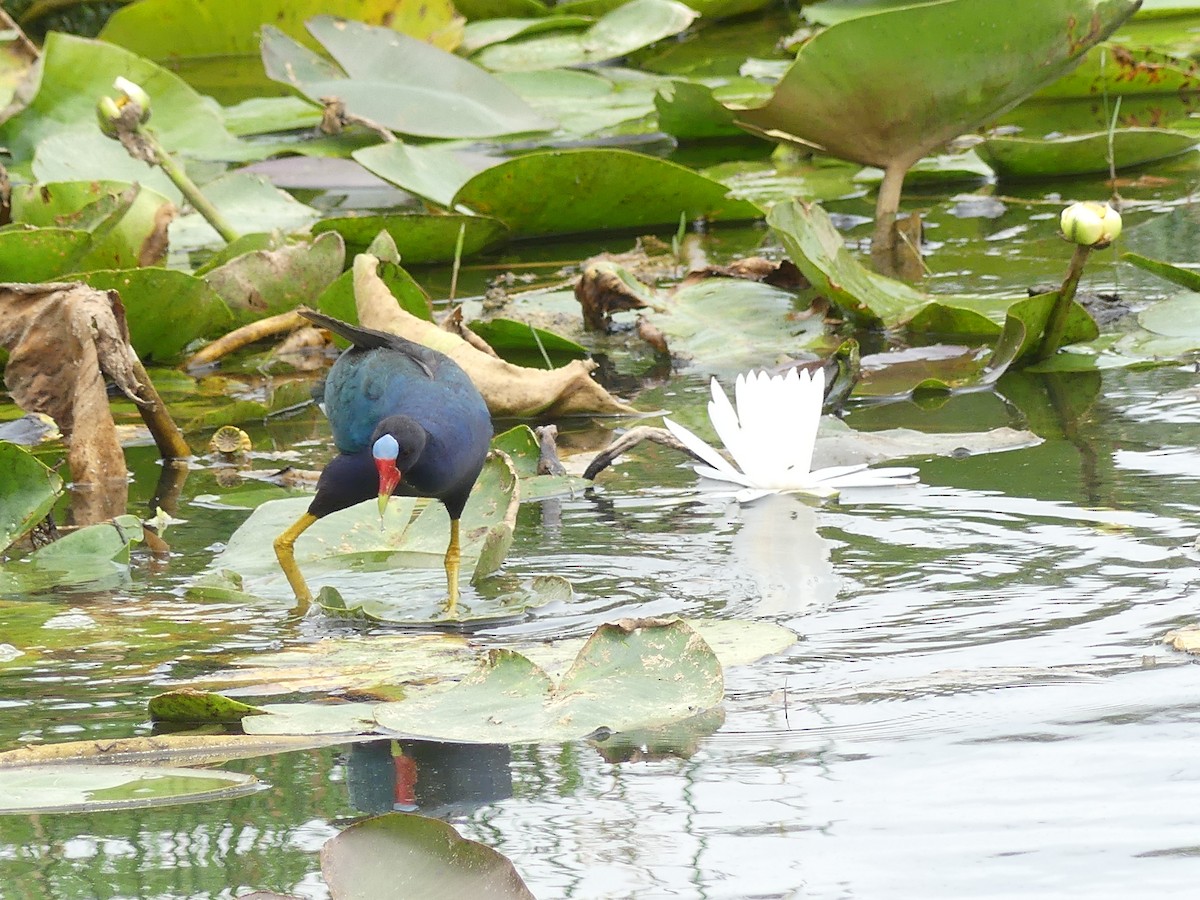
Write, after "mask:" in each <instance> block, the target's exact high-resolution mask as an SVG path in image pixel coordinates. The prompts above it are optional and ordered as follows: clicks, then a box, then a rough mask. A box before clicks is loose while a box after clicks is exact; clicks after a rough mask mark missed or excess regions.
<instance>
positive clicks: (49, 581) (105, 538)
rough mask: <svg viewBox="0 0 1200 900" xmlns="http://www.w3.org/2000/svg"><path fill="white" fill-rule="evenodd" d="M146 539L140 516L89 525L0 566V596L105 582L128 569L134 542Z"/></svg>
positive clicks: (124, 517) (120, 517)
mask: <svg viewBox="0 0 1200 900" xmlns="http://www.w3.org/2000/svg"><path fill="white" fill-rule="evenodd" d="M141 539H142V523H141V521H140V520H139V519H138V517H137V516H117V517H116V518H115V519H113V520H112V521H110V522H103V523H100V524H98V525H88V526H86V527H84V528H80V529H79V530H78V531H73V532H71V533H70V534H68V535H65V536H64V537H61V538H59V539H58V540H57V541H55V542H54V543H52V544H47V545H46V546H44V547H41V548H39V549H38V550H35V551H34V552H33V553H31V554H30V555H29V556H26V557H24V558H22V559H19V560H16V561H14V562H9V563H5V564H3V565H0V595H3V596H15V597H20V596H24V595H27V594H29V593H31V592H33V591H37V590H44V589H46V588H50V587H64V586H68V585H78V584H87V583H89V582H99V583H105V582H110V581H113V580H114V579H119V578H120V577H121V576H124V575H125V574H127V572H128V565H129V547H130V544H132V543H134V542H136V541H140V540H141Z"/></svg>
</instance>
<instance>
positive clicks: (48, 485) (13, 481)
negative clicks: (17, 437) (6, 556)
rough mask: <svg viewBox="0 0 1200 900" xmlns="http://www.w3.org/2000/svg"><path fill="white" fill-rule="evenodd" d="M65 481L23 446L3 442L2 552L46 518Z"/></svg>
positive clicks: (0, 494)
mask: <svg viewBox="0 0 1200 900" xmlns="http://www.w3.org/2000/svg"><path fill="white" fill-rule="evenodd" d="M62 488H63V483H62V479H61V478H59V477H58V475H56V474H55V473H54V472H52V471H51V470H50V469H49V468H47V467H46V466H45V465H44V464H43V463H42V462H41V461H40V460H39V459H38V458H37V457H35V456H34V455H33V454H32V453H30V452H29V451H28V450H26V449H24V448H23V447H18V446H17V445H16V444H10V443H8V442H7V441H0V550H3V549H4V548H5V547H7V546H8V545H9V544H11V543H12V542H13V541H15V540H16V539H17V538H19V537H21V535H23V534H25V533H26V532H27V531H29V529H31V528H33V526H34V525H36V524H37V523H38V522H40V521H42V519H44V518H45V517H46V514H47V513H48V512H50V509H51V507H53V506H54V501H55V500H57V499H58V495H59V494H61V493H62Z"/></svg>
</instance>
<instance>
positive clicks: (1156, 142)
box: [975, 128, 1200, 179]
mask: <svg viewBox="0 0 1200 900" xmlns="http://www.w3.org/2000/svg"><path fill="white" fill-rule="evenodd" d="M1111 137H1112V157H1113V160H1114V162H1115V164H1116V167H1117V168H1118V169H1124V168H1128V167H1130V166H1139V165H1142V164H1143V163H1148V162H1153V161H1154V160H1158V159H1166V158H1167V157H1170V156H1178V155H1179V154H1181V153H1186V152H1187V151H1188V150H1190V149H1192V148H1193V147H1195V146H1196V144H1197V143H1198V142H1200V135H1195V134H1189V133H1187V132H1184V131H1171V130H1168V129H1165V128H1119V129H1117V130H1116V131H1114V132H1113V133H1112V136H1111ZM975 152H977V153H978V154H979V155H980V156H981V157H982V158H983V160H984V162H986V163H987V164H988V165H989V166H991V167H992V168H993V169H994V170H995V171H996V174H997V175H999V176H1000V177H1001V178H1012V179H1020V178H1051V177H1055V176H1060V175H1083V174H1086V173H1089V172H1107V171H1108V155H1109V135H1108V134H1107V133H1104V132H1100V133H1096V134H1076V135H1070V136H1068V137H1061V138H1055V139H1053V140H1034V139H1031V138H1025V137H994V138H989V139H988V140H986V141H984V142H983V143H982V144H979V145H978V146H976V147H975Z"/></svg>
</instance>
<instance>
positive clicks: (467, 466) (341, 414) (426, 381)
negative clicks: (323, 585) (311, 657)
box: [275, 309, 492, 610]
mask: <svg viewBox="0 0 1200 900" xmlns="http://www.w3.org/2000/svg"><path fill="white" fill-rule="evenodd" d="M299 313H300V314H301V315H302V316H304V317H305V318H306V319H308V320H309V321H310V322H312V323H314V324H315V325H318V326H320V327H321V328H325V329H328V330H329V331H332V332H333V333H334V334H336V335H338V336H340V337H343V338H345V339H346V340H348V341H349V342H350V343H351V346H350V348H349V349H348V350H346V351H345V352H344V353H343V354H342V355H341V356H340V357H338V359H337V362H335V363H334V364H333V368H332V369H330V370H329V376H328V377H327V378H326V380H325V414H326V415H327V416H328V417H329V424H330V426H331V427H332V430H333V442H334V444H335V445H337V448H338V450H339V451H341V452H340V453H339V454H338V456H336V457H335V458H334V459H333V460H331V461H330V463H329V465H327V466H326V467H325V469H324V471H323V472H321V477H320V480H318V482H317V495H316V497H314V498H313V501H312V503H311V504H310V505H309V507H308V512H306V513H304V515H302V516H301V517H300V518H299V519H297V520H296V522H295V524H293V525H292V526H291V527H290V528H289V529H287V531H285V532H283V534H281V535H280V536H279V537H278V538H276V539H275V555H276V556H277V557H278V559H279V565H280V566H281V567H282V569H283V572H284V574H285V575H287V579H288V583H289V584H291V586H292V590H293V591H294V592H295V594H296V600H297V604H298V608H299V609H301V610H303V609H306V608H307V606H308V604H309V603H310V602H311V601H312V594H311V593H310V592H309V589H308V585H307V584H306V583H305V581H304V576H303V575H302V574H301V573H300V569H299V567H298V566H297V565H296V558H295V553H294V546H295V543H296V539H297V538H298V537H300V535H301V534H303V533H304V531H305V529H307V528H308V527H309V526H311V525H312V524H313V523H314V522H316V521H317V520H318V519H320V518H321V517H322V516H327V515H329V514H330V513H332V512H337V511H338V510H339V509H345V508H346V507H348V506H353V505H355V504H356V503H361V502H363V501H364V500H370V499H371V498H372V497H378V499H379V511H380V514H381V515H382V513H383V510H384V508H385V507H386V506H387V501H388V498H389V497H390V496H391V495H392V494H393V493H397V494H404V495H407V496H417V497H434V498H436V499H438V500H441V501H442V503H444V504H445V505H446V511H447V512H449V513H450V543H449V546H448V547H447V549H446V584H447V587H448V589H449V606H450V608H451V609H453V607H454V605H455V604H456V603H457V602H458V569H459V560H460V549H459V536H458V522H459V519H460V518H461V517H462V512H463V507H465V506H466V505H467V497H468V495H469V494H470V493H471V487H472V486H473V485H474V484H475V479H477V478H478V477H479V472H480V470H481V469H482V468H483V461H484V458H485V457H486V456H487V453H488V445H489V443H490V441H491V438H492V420H491V417H490V416H489V415H488V408H487V404H486V403H484V400H483V397H481V396H480V395H479V391H478V390H476V388H475V385H474V384H472V383H471V379H470V378H469V377H468V376H467V373H466V372H464V371H463V370H462V369H460V368H459V367H458V364H457V363H455V362H454V361H453V360H452V359H450V358H449V357H448V356H445V355H444V354H441V353H438V352H437V351H436V350H431V349H429V348H428V347H423V346H421V345H420V344H416V343H413V342H412V341H410V340H407V339H405V338H402V337H399V336H398V335H394V334H386V333H384V332H382V331H372V330H371V329H369V328H360V327H357V326H354V325H349V324H347V323H346V322H342V321H339V320H338V319H333V318H330V317H329V316H326V315H323V314H321V313H318V312H313V311H312V310H308V309H301V310H299Z"/></svg>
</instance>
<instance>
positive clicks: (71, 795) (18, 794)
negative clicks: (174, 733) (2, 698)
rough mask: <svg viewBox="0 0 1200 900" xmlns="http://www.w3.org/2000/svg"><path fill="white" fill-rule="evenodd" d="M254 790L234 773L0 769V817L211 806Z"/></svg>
mask: <svg viewBox="0 0 1200 900" xmlns="http://www.w3.org/2000/svg"><path fill="white" fill-rule="evenodd" d="M256 790H258V779H256V778H255V777H254V776H253V775H243V774H241V773H238V772H217V771H213V770H212V769H172V768H166V767H160V766H135V765H85V764H68V763H63V764H58V765H50V766H23V767H14V768H4V769H0V813H22V814H28V813H35V812H95V811H97V810H104V809H145V808H147V807H152V806H172V805H174V804H177V803H196V802H200V801H208V802H215V801H221V800H230V799H233V798H235V797H244V796H245V795H246V794H251V793H254V791H256Z"/></svg>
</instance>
